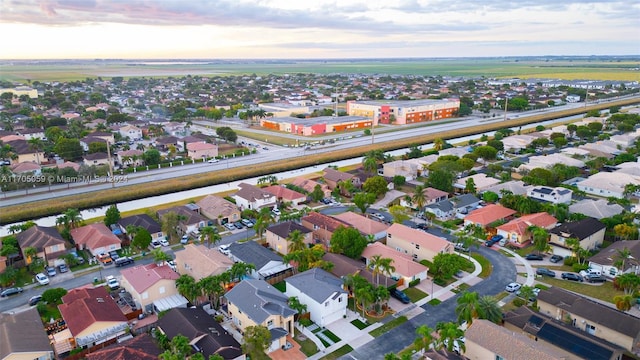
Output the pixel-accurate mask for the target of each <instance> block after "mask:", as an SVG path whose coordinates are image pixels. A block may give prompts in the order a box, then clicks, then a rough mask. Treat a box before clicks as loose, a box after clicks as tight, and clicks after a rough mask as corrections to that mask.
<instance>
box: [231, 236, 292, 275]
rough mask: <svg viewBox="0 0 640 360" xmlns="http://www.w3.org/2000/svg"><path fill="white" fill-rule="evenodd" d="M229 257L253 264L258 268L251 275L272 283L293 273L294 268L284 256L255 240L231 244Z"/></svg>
mask: <svg viewBox="0 0 640 360" xmlns="http://www.w3.org/2000/svg"><path fill="white" fill-rule="evenodd" d="M229 257H230V258H231V260H233V261H236V262H237V261H242V262H243V263H246V264H253V265H254V266H255V267H256V269H255V270H253V271H252V272H251V274H250V276H251V277H252V278H254V279H259V280H264V281H266V282H268V283H271V284H275V283H277V282H279V281H282V280H283V279H284V278H286V277H289V276H291V274H292V273H293V268H292V267H291V265H289V264H288V263H285V262H284V261H283V259H282V256H280V255H278V254H276V253H275V252H273V251H271V250H269V249H267V248H266V247H264V246H262V245H260V244H258V243H257V242H255V241H247V242H244V243H238V242H235V243H233V244H231V245H229Z"/></svg>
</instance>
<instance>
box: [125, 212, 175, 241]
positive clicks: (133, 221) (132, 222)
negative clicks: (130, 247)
mask: <svg viewBox="0 0 640 360" xmlns="http://www.w3.org/2000/svg"><path fill="white" fill-rule="evenodd" d="M130 226H133V227H135V228H138V227H141V228H143V229H145V230H147V231H148V232H149V234H150V235H151V239H153V240H156V239H161V238H164V233H163V232H162V227H161V226H160V224H159V223H158V222H157V221H155V220H154V219H153V218H152V217H151V216H149V215H147V214H137V215H131V216H127V217H123V218H122V219H120V220H118V227H120V231H122V233H123V234H126V233H127V228H128V227H130ZM132 240H133V239H132Z"/></svg>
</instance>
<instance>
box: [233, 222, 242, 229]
mask: <svg viewBox="0 0 640 360" xmlns="http://www.w3.org/2000/svg"><path fill="white" fill-rule="evenodd" d="M233 226H235V227H236V229H238V230H242V229H244V225H242V222H240V221H236V222H234V223H233Z"/></svg>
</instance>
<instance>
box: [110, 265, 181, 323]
mask: <svg viewBox="0 0 640 360" xmlns="http://www.w3.org/2000/svg"><path fill="white" fill-rule="evenodd" d="M120 275H122V279H121V280H120V286H121V287H122V288H123V289H125V290H126V291H127V292H129V293H130V294H131V297H132V298H133V300H134V301H135V302H136V306H137V307H138V308H139V309H143V310H145V311H155V312H161V311H165V310H168V309H172V308H174V307H185V306H187V299H185V298H184V297H183V296H182V295H180V294H179V293H178V289H177V288H176V280H177V279H178V278H179V277H180V274H178V273H177V272H175V271H173V270H172V269H171V267H169V266H167V265H162V266H158V264H155V263H152V264H147V265H137V266H132V267H128V268H125V269H124V270H122V271H120Z"/></svg>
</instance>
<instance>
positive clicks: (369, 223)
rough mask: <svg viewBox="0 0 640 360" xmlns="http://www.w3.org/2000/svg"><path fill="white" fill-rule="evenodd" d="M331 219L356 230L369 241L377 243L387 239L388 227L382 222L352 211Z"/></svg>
mask: <svg viewBox="0 0 640 360" xmlns="http://www.w3.org/2000/svg"><path fill="white" fill-rule="evenodd" d="M333 217H334V218H336V219H338V220H340V221H342V222H344V223H346V224H348V225H350V226H351V227H353V228H356V229H358V231H360V232H361V233H362V234H363V235H364V236H366V237H367V239H369V240H373V241H377V240H381V239H384V238H386V237H387V228H389V225H387V224H385V223H383V222H380V221H375V220H373V219H370V218H368V217H366V216H362V215H360V214H358V213H355V212H353V211H347V212H343V213H340V214H336V215H333Z"/></svg>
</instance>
